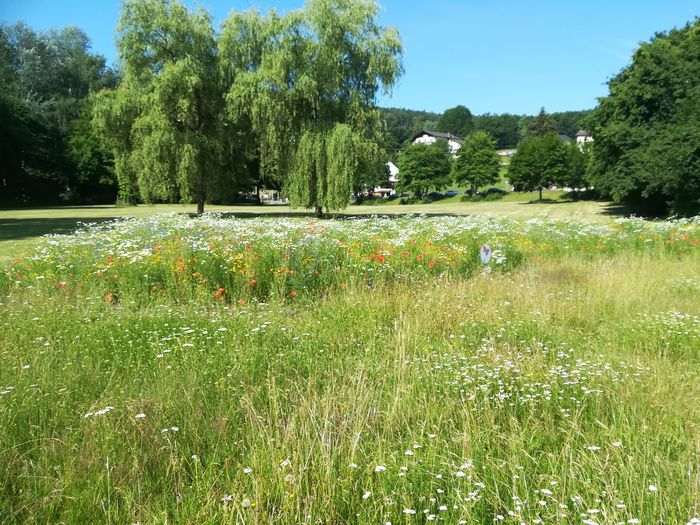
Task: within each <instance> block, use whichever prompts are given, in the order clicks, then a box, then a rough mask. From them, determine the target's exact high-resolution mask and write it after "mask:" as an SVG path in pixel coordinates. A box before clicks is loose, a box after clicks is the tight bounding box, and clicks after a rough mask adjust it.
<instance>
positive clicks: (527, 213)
mask: <svg viewBox="0 0 700 525" xmlns="http://www.w3.org/2000/svg"><path fill="white" fill-rule="evenodd" d="M560 197H561V192H545V198H547V199H549V202H544V203H532V202H530V201H533V200H536V199H537V194H536V193H526V194H517V193H513V194H510V195H508V196H507V197H506V198H505V199H503V200H501V201H494V202H483V203H482V202H478V203H473V202H464V203H463V202H460V197H459V196H457V197H454V198H451V199H446V200H444V201H440V202H435V203H433V204H416V205H407V206H400V205H398V204H383V205H381V206H379V207H376V206H349V207H348V208H347V209H346V210H345V211H343V212H342V214H341V215H372V214H387V215H403V214H420V213H427V214H437V215H444V214H447V215H471V214H475V215H494V216H501V217H512V218H530V217H549V218H561V219H564V218H568V217H575V218H580V219H585V220H588V221H596V222H600V221H608V220H610V218H611V216H615V215H616V214H618V213H620V210H619V209H617V208H616V207H615V206H614V205H613V204H612V203H607V202H595V201H580V202H571V201H566V200H562V199H560ZM205 211H206V212H215V213H228V214H232V215H235V216H238V217H255V216H266V215H273V216H274V215H291V216H297V215H299V216H305V215H310V212H309V211H305V210H293V209H290V208H289V207H288V206H216V205H209V206H207V207H206V210H205ZM194 212H195V207H194V205H179V204H157V205H139V206H128V207H117V206H112V205H95V206H61V207H51V208H23V209H5V210H3V209H0V264H2V263H7V262H9V261H11V260H12V259H14V258H16V257H18V256H21V255H25V254H27V253H29V252H30V251H31V250H33V249H34V247H35V246H36V245H37V243H38V242H39V240H40V238H41V236H43V235H46V234H66V233H71V232H73V231H74V230H75V229H76V227H77V226H78V224H79V223H83V222H88V223H89V222H101V221H109V220H112V219H115V218H120V217H148V216H152V215H156V214H159V213H183V214H192V213H194Z"/></svg>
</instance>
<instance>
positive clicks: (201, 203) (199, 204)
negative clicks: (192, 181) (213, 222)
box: [197, 192, 204, 215]
mask: <svg viewBox="0 0 700 525" xmlns="http://www.w3.org/2000/svg"><path fill="white" fill-rule="evenodd" d="M202 213H204V192H201V193H200V194H199V200H198V201H197V215H201V214H202Z"/></svg>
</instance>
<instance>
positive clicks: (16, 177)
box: [0, 23, 117, 204]
mask: <svg viewBox="0 0 700 525" xmlns="http://www.w3.org/2000/svg"><path fill="white" fill-rule="evenodd" d="M116 80H117V77H116V75H115V74H114V72H113V71H111V70H109V69H108V68H107V67H106V66H105V59H104V57H102V56H101V55H96V54H93V53H91V51H90V41H89V39H88V37H87V35H86V34H85V33H84V32H83V31H82V30H80V29H78V28H76V27H67V28H63V29H60V30H52V31H48V32H45V33H37V32H35V31H33V30H31V29H30V28H29V27H27V26H26V25H24V24H22V23H17V24H15V25H13V26H7V25H0V159H1V162H0V186H2V191H1V192H0V201H1V202H5V203H24V202H35V203H42V204H48V203H52V204H53V203H60V202H76V201H82V202H89V201H90V200H91V199H92V198H95V197H97V198H99V196H101V195H102V196H103V198H106V199H107V200H110V199H111V198H112V199H113V192H112V191H111V190H112V188H113V181H112V180H111V179H112V177H111V173H110V171H109V165H110V164H111V159H109V158H106V157H105V156H104V155H103V152H102V151H101V150H100V148H99V141H98V140H97V139H96V137H95V136H94V135H93V134H92V130H91V128H90V126H84V125H83V124H82V123H81V122H82V119H83V117H84V115H85V113H86V108H88V107H89V105H90V101H89V95H90V94H91V93H93V92H95V91H97V90H99V89H101V88H102V87H105V86H111V85H114V83H115V82H116ZM110 193H111V195H112V197H110V196H109V194H110ZM103 194H106V195H103Z"/></svg>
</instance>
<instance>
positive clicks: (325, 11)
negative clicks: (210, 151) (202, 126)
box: [221, 0, 402, 214]
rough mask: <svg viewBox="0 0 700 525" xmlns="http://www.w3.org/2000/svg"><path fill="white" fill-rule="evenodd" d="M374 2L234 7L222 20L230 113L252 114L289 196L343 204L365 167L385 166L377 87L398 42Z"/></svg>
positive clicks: (266, 157) (390, 67) (268, 166)
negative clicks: (259, 9)
mask: <svg viewBox="0 0 700 525" xmlns="http://www.w3.org/2000/svg"><path fill="white" fill-rule="evenodd" d="M378 12H379V6H378V5H377V4H376V3H375V2H374V1H372V0H309V1H308V2H307V4H306V5H305V7H304V8H303V9H302V10H300V11H294V12H292V13H290V14H288V15H285V16H280V15H278V14H277V13H275V12H274V11H273V12H270V13H269V14H268V15H267V16H264V15H261V14H259V13H256V12H247V13H234V14H233V15H232V16H231V17H230V18H229V19H228V20H226V22H225V23H224V27H223V33H222V37H221V55H222V57H223V60H224V61H225V67H226V68H228V71H229V72H230V73H229V74H230V75H231V78H232V79H233V83H232V85H231V87H230V89H229V91H228V94H227V107H228V112H229V115H230V117H231V118H232V119H233V120H234V121H240V120H246V121H250V123H251V125H252V129H253V130H254V132H255V133H256V134H257V137H258V140H259V150H260V159H261V170H262V171H263V172H265V173H268V174H274V175H275V176H276V177H278V178H279V179H280V180H281V182H282V184H283V187H284V189H285V190H286V192H287V194H288V196H289V199H290V203H291V204H292V205H294V206H303V207H313V208H315V209H316V212H317V214H320V213H322V210H323V208H326V209H340V208H343V207H345V206H346V205H347V203H348V200H349V196H350V195H351V193H352V191H353V189H354V187H355V184H356V183H357V181H358V180H359V179H360V177H361V176H362V174H363V173H364V172H365V171H367V170H373V171H375V172H377V173H383V164H384V162H385V155H383V154H382V152H381V151H380V148H379V146H378V144H379V143H380V142H381V140H382V138H381V135H380V125H379V112H378V111H377V109H376V96H377V93H378V92H380V91H383V92H388V91H389V90H390V89H391V87H392V86H393V85H394V83H395V82H396V80H397V79H398V77H399V75H400V74H401V72H402V67H401V52H402V48H401V42H400V39H399V36H398V33H397V32H396V31H395V30H394V29H386V28H383V27H381V26H379V25H378V24H377V16H378ZM339 156H342V158H340V157H339Z"/></svg>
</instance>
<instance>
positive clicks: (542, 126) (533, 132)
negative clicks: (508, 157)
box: [523, 108, 557, 140]
mask: <svg viewBox="0 0 700 525" xmlns="http://www.w3.org/2000/svg"><path fill="white" fill-rule="evenodd" d="M550 133H553V134H556V133H557V125H556V124H555V123H554V121H553V120H552V118H551V117H550V116H549V115H547V113H546V112H545V110H544V108H540V112H539V113H538V114H537V116H536V117H535V118H533V119H532V120H530V121H529V122H528V124H527V126H526V127H525V134H524V136H523V138H524V139H525V140H527V139H531V138H533V137H539V136H542V135H547V134H550Z"/></svg>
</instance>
